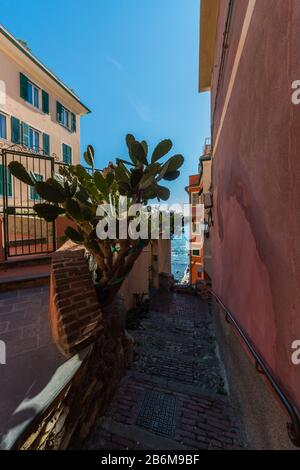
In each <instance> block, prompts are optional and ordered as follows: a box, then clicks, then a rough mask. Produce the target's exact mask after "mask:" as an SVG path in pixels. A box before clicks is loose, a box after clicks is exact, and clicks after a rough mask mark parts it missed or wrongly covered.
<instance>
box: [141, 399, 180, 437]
mask: <svg viewBox="0 0 300 470" xmlns="http://www.w3.org/2000/svg"><path fill="white" fill-rule="evenodd" d="M175 411H176V397H174V396H173V395H170V394H168V393H159V392H154V391H152V390H151V391H148V392H146V394H145V397H144V400H143V403H142V407H141V411H140V413H139V416H138V418H137V422H136V424H137V425H139V426H142V427H143V428H146V429H150V430H151V431H153V432H156V433H157V434H162V435H163V436H173V435H174V433H175Z"/></svg>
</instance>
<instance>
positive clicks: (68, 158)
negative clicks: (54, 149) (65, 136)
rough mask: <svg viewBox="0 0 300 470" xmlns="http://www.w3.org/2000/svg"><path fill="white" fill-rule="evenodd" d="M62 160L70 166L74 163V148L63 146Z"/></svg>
mask: <svg viewBox="0 0 300 470" xmlns="http://www.w3.org/2000/svg"><path fill="white" fill-rule="evenodd" d="M62 160H63V162H64V163H67V164H68V165H70V164H71V163H72V147H70V146H69V145H66V144H62Z"/></svg>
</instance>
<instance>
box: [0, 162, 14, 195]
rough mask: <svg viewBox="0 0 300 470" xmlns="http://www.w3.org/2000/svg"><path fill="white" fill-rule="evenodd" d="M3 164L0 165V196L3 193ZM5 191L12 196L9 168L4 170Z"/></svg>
mask: <svg viewBox="0 0 300 470" xmlns="http://www.w3.org/2000/svg"><path fill="white" fill-rule="evenodd" d="M3 170H4V166H3V165H0V196H3V195H4V189H3V176H4V171H3ZM6 193H7V196H9V197H11V196H12V178H11V173H10V171H9V169H7V170H6Z"/></svg>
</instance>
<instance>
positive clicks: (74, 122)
mask: <svg viewBox="0 0 300 470" xmlns="http://www.w3.org/2000/svg"><path fill="white" fill-rule="evenodd" d="M71 118H72V124H71V130H72V132H76V114H74V113H71Z"/></svg>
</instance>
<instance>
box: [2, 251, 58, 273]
mask: <svg viewBox="0 0 300 470" xmlns="http://www.w3.org/2000/svg"><path fill="white" fill-rule="evenodd" d="M51 258H52V256H51V255H49V254H45V255H24V256H18V257H16V258H10V259H8V260H7V261H3V262H1V263H0V272H1V271H8V270H14V269H17V268H23V267H29V266H40V265H43V266H44V265H50V264H51Z"/></svg>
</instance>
